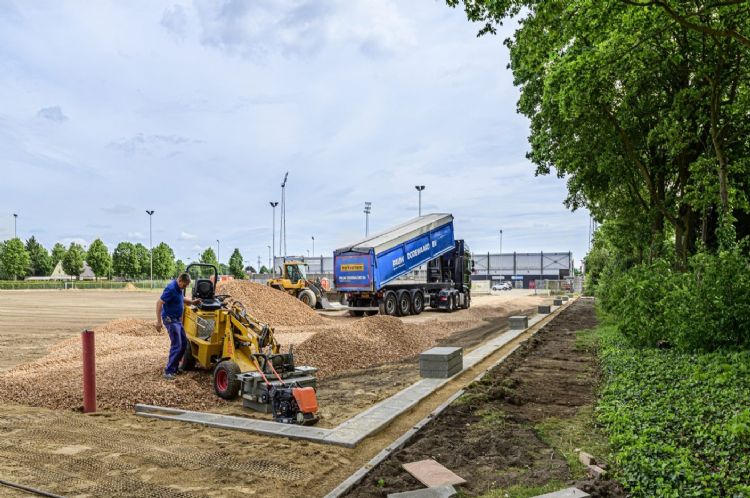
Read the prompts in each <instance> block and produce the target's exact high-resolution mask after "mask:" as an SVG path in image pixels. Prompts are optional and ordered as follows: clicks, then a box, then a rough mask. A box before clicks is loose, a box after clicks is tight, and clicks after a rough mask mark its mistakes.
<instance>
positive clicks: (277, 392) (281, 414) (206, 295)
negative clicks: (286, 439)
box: [181, 263, 318, 425]
mask: <svg viewBox="0 0 750 498" xmlns="http://www.w3.org/2000/svg"><path fill="white" fill-rule="evenodd" d="M193 268H207V269H210V270H213V279H211V278H201V277H198V278H196V279H195V282H194V284H193V290H192V297H193V299H195V298H200V299H201V301H200V304H198V305H194V306H189V307H187V308H186V309H185V313H184V314H183V317H182V323H183V326H184V327H185V334H186V335H187V338H188V343H189V344H188V347H187V348H186V349H185V355H184V356H183V359H182V363H181V367H182V368H183V369H184V370H192V369H196V368H202V369H212V370H213V387H214V391H215V392H216V394H217V395H218V396H220V397H222V398H224V399H235V398H236V397H237V396H242V401H243V406H245V407H246V408H251V409H254V410H257V411H261V412H264V413H271V414H272V415H273V419H274V420H275V421H277V422H283V423H292V424H304V425H311V424H314V423H316V422H317V421H318V418H317V415H316V412H317V411H318V402H317V397H316V395H315V389H316V387H317V380H316V377H315V372H316V371H317V369H316V368H313V367H305V366H296V365H295V364H294V355H293V353H292V348H291V347H290V348H289V352H288V353H281V347H280V345H279V343H278V342H277V341H276V339H275V337H274V333H273V329H272V328H271V327H269V326H268V325H266V324H262V323H260V322H259V321H258V320H256V319H255V318H254V317H253V316H252V315H250V313H248V312H247V310H246V309H245V307H244V306H243V305H242V304H241V303H240V302H238V301H234V300H232V298H231V296H229V295H226V294H225V295H216V294H215V287H214V282H217V278H218V271H217V269H216V267H215V266H213V265H207V264H203V263H193V264H191V265H189V266H188V267H187V269H186V271H187V272H190V271H191V269H193ZM184 292H185V291H183V293H184Z"/></svg>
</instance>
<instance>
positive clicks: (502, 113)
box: [0, 0, 588, 264]
mask: <svg viewBox="0 0 750 498" xmlns="http://www.w3.org/2000/svg"><path fill="white" fill-rule="evenodd" d="M478 28H479V26H477V25H472V24H470V23H468V22H467V21H466V18H465V16H464V13H463V12H462V11H461V10H454V9H450V8H448V7H447V6H445V4H444V3H443V2H441V1H435V0H410V1H408V2H396V1H388V0H378V1H375V0H372V1H370V0H359V1H356V2H353V1H347V0H331V1H322V0H309V1H303V0H298V1H291V0H290V1H270V0H266V1H263V0H261V1H253V2H250V1H246V2H242V1H235V0H232V1H204V0H194V1H185V2H173V1H170V2H163V3H162V2H156V1H128V2H105V1H101V2H82V1H78V2H73V1H70V2H52V1H50V2H44V1H40V2H16V3H14V2H12V1H10V2H8V1H5V2H2V3H0V84H1V85H2V88H3V91H2V93H0V168H2V179H3V181H2V182H1V183H0V199H1V200H0V239H6V238H8V237H10V236H12V234H13V217H12V213H14V212H15V213H18V214H19V218H18V235H19V236H20V237H22V238H24V239H26V238H28V237H29V236H31V235H32V234H33V235H35V236H36V237H37V238H38V239H39V240H40V241H41V242H42V243H43V244H45V245H46V246H47V247H51V246H52V244H54V243H55V242H57V241H61V242H63V243H65V244H68V243H69V242H71V241H78V242H82V243H85V244H88V243H90V242H91V241H92V240H94V239H95V238H97V237H98V238H102V240H104V242H105V243H106V244H107V245H109V246H110V247H111V248H113V247H114V245H116V244H117V242H120V241H122V240H130V241H132V242H143V243H145V244H146V245H148V230H149V225H148V215H147V214H146V213H145V210H146V209H154V210H155V211H156V214H155V215H154V218H153V222H154V225H153V226H154V228H153V237H154V244H156V243H157V242H159V241H165V242H167V243H168V244H170V245H171V246H172V247H173V248H174V249H175V252H176V254H177V256H178V257H181V258H183V259H185V260H186V259H187V258H188V257H190V258H192V259H196V258H197V255H198V254H199V252H200V251H202V250H203V249H205V248H206V247H208V246H209V245H211V246H213V247H215V246H216V239H219V240H221V248H222V249H221V253H222V254H221V256H222V258H221V259H222V260H224V261H226V259H227V257H228V256H229V253H230V251H231V249H233V248H234V247H239V248H240V251H241V252H242V254H243V256H244V257H245V260H246V261H248V262H250V263H254V262H256V261H257V257H258V256H261V257H262V258H263V261H264V262H265V261H266V260H267V258H268V249H267V246H268V245H270V244H271V224H272V223H271V216H272V212H271V207H270V206H269V204H268V203H269V201H272V200H273V201H278V200H280V196H281V194H280V184H281V181H282V179H283V176H284V173H285V172H286V171H288V172H289V181H288V184H287V240H288V242H287V247H288V253H289V254H301V255H306V254H307V251H308V250H311V249H312V247H311V245H312V240H311V238H312V237H315V252H316V253H317V254H324V255H330V254H331V252H332V251H333V249H335V248H336V247H339V246H342V245H345V244H346V243H348V242H351V241H352V240H356V239H358V238H361V237H362V236H363V235H364V225H365V220H364V214H363V212H362V211H363V206H364V202H365V201H369V202H372V214H371V216H370V230H371V233H372V232H375V231H379V230H382V229H384V228H387V227H388V226H389V225H393V224H397V223H400V222H403V221H405V220H407V219H410V218H412V217H414V216H416V214H417V199H418V198H417V192H416V190H415V189H414V185H417V184H423V185H426V190H425V191H424V192H423V197H422V210H423V212H449V213H453V215H454V216H455V229H456V234H457V236H459V237H462V238H465V239H466V240H467V241H468V242H469V244H470V246H471V247H472V248H473V250H475V251H478V252H486V251H488V250H489V251H493V252H495V251H498V250H499V245H500V236H499V230H500V229H502V230H503V251H504V252H510V251H518V252H531V251H540V250H544V251H569V250H570V251H573V256H574V258H575V260H576V261H577V262H578V261H580V259H581V258H582V256H583V255H584V253H585V251H586V249H587V237H588V214H587V213H586V212H585V211H581V212H576V213H571V212H569V211H567V210H566V209H565V208H564V206H563V205H562V202H563V199H564V198H565V181H564V180H561V179H558V178H556V177H555V176H554V175H553V176H552V177H535V176H534V167H533V165H531V164H530V163H529V161H528V160H526V159H525V156H524V155H525V153H526V151H527V150H528V143H527V140H526V137H527V135H528V122H527V120H526V119H525V118H524V117H522V116H519V115H518V114H516V112H515V108H516V102H517V99H518V89H516V88H515V87H513V84H512V74H511V72H510V71H509V70H508V69H506V65H507V63H508V52H507V49H506V48H505V47H504V46H503V45H502V40H503V38H505V37H506V36H507V35H508V34H509V32H510V31H509V28H503V29H502V30H501V32H500V33H499V35H498V36H495V37H491V36H485V37H482V38H477V37H476V32H477V30H478ZM277 215H278V209H277ZM277 221H278V216H277ZM277 245H278V244H277ZM576 264H577V263H576Z"/></svg>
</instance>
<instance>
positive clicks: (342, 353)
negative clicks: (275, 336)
mask: <svg viewBox="0 0 750 498" xmlns="http://www.w3.org/2000/svg"><path fill="white" fill-rule="evenodd" d="M439 336H440V334H435V333H433V331H432V330H431V329H430V327H425V326H419V325H405V324H404V323H402V322H401V320H399V319H398V318H395V317H392V316H383V315H375V316H370V317H367V318H362V319H361V320H357V321H356V322H353V323H351V324H349V325H347V326H345V327H340V328H332V329H328V330H324V331H321V332H319V333H317V334H315V335H314V336H312V337H310V338H309V339H307V340H305V341H304V342H302V343H301V344H299V345H298V346H296V347H295V348H294V356H295V363H297V364H298V365H310V366H313V367H317V368H318V369H319V370H318V377H326V376H329V375H332V374H335V373H339V372H342V371H344V370H352V369H356V368H366V367H370V366H373V365H377V364H380V363H384V362H388V361H395V360H400V359H403V358H408V357H410V356H414V355H416V354H419V353H421V352H422V351H424V350H425V349H428V348H429V347H430V346H432V345H433V344H434V343H435V340H436V339H437V338H438V337H439Z"/></svg>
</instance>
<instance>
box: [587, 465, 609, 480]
mask: <svg viewBox="0 0 750 498" xmlns="http://www.w3.org/2000/svg"><path fill="white" fill-rule="evenodd" d="M588 467H589V473H590V474H591V475H592V476H594V479H599V478H600V477H602V476H603V475H605V474H606V473H607V471H606V470H604V469H603V468H601V467H599V466H598V465H589V466H588Z"/></svg>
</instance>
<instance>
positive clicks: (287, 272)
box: [283, 261, 307, 283]
mask: <svg viewBox="0 0 750 498" xmlns="http://www.w3.org/2000/svg"><path fill="white" fill-rule="evenodd" d="M305 266H306V265H305V263H301V262H298V261H293V262H290V263H284V275H283V278H284V279H287V280H289V281H291V282H292V283H297V282H299V281H300V280H307V273H306V272H305Z"/></svg>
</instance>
